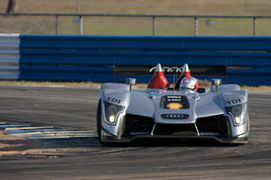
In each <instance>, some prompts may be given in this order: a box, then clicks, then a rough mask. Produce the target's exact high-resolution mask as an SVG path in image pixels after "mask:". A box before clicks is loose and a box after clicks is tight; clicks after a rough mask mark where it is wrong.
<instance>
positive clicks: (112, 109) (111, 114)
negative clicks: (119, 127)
mask: <svg viewBox="0 0 271 180" xmlns="http://www.w3.org/2000/svg"><path fill="white" fill-rule="evenodd" d="M124 108H125V107H124V106H119V105H115V104H111V103H108V102H105V103H104V109H105V119H106V121H107V122H108V123H109V124H115V123H116V120H117V119H118V117H119V114H120V113H121V112H123V110H124Z"/></svg>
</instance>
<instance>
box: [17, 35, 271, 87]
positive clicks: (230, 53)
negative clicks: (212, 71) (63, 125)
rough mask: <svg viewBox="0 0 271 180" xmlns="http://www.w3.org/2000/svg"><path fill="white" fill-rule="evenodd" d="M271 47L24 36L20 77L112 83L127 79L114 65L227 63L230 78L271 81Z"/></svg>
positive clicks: (197, 40) (221, 40) (269, 42)
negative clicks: (117, 73)
mask: <svg viewBox="0 0 271 180" xmlns="http://www.w3.org/2000/svg"><path fill="white" fill-rule="evenodd" d="M270 51H271V37H247V36H243V37H240V36H238V37H221V36H199V37H197V36H80V35H72V36H70V35H20V60H19V72H20V75H19V79H21V80H54V81H63V80H64V81H65V80H67V81H93V82H110V81H112V80H113V79H115V80H116V81H122V80H123V77H113V66H114V65H153V66H155V65H156V64H157V63H161V64H162V65H172V64H176V65H178V66H182V65H183V64H184V63H188V64H189V65H209V66H210V65H225V64H226V62H227V63H228V66H229V69H228V82H229V83H238V84H247V85H271V60H270V58H271V54H270ZM192 74H193V72H192ZM137 79H139V80H140V81H143V82H147V81H148V80H149V78H146V77H138V78H137Z"/></svg>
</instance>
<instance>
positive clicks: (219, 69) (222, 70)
mask: <svg viewBox="0 0 271 180" xmlns="http://www.w3.org/2000/svg"><path fill="white" fill-rule="evenodd" d="M154 69H155V67H153V66H125V65H115V66H114V76H131V75H153V70H154ZM162 69H163V70H164V74H165V75H180V74H181V72H182V67H176V66H163V67H162ZM189 69H190V71H191V73H192V74H193V76H216V77H225V79H226V80H225V81H226V83H227V76H228V72H227V69H228V68H227V65H225V66H191V65H190V66H189Z"/></svg>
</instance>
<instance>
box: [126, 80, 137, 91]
mask: <svg viewBox="0 0 271 180" xmlns="http://www.w3.org/2000/svg"><path fill="white" fill-rule="evenodd" d="M126 84H128V85H130V91H131V89H132V85H135V84H136V79H135V78H127V79H126Z"/></svg>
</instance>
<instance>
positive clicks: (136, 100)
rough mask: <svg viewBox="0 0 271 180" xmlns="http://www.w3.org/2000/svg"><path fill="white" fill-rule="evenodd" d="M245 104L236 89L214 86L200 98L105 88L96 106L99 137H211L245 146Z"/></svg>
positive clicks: (114, 86) (194, 94) (123, 139)
mask: <svg viewBox="0 0 271 180" xmlns="http://www.w3.org/2000/svg"><path fill="white" fill-rule="evenodd" d="M247 102H248V97H247V91H244V90H240V87H239V86H238V85H220V86H212V87H211V88H210V90H209V92H204V93H198V92H194V91H190V90H183V91H173V90H168V91H160V92H159V91H154V92H152V91H150V92H148V93H147V92H141V91H130V86H129V85H126V84H117V83H105V84H102V86H101V100H100V103H99V105H98V113H97V130H98V135H99V139H100V141H101V142H102V143H114V142H116V143H117V142H119V143H121V142H131V141H133V140H135V139H137V138H182V139H183V138H184V139H190V138H196V139H201V138H207V139H209V138H211V139H215V140H217V141H219V142H221V143H239V144H242V143H247V141H248V136H249V115H248V108H247ZM108 104H109V105H108ZM107 108H110V109H107Z"/></svg>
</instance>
